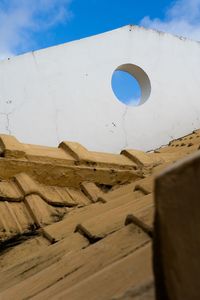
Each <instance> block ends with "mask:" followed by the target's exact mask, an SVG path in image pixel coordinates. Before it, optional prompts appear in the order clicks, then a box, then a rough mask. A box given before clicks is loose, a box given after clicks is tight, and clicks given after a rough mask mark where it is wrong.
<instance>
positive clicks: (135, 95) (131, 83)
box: [112, 70, 141, 106]
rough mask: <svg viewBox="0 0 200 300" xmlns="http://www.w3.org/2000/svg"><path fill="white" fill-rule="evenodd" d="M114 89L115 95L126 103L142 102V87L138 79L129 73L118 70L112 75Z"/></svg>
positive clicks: (133, 104)
mask: <svg viewBox="0 0 200 300" xmlns="http://www.w3.org/2000/svg"><path fill="white" fill-rule="evenodd" d="M112 89H113V92H114V94H115V96H116V97H117V98H118V99H119V100H120V101H121V102H122V103H124V104H126V105H131V106H137V105H139V104H140V99H141V88H140V85H139V83H138V81H137V80H136V79H135V78H134V77H133V76H132V75H130V74H129V73H127V72H125V71H121V70H117V71H115V72H114V73H113V76H112Z"/></svg>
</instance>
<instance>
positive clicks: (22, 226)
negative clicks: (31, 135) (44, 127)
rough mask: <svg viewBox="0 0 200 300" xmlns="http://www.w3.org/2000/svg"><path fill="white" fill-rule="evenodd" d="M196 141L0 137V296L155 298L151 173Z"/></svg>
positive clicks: (185, 152)
mask: <svg viewBox="0 0 200 300" xmlns="http://www.w3.org/2000/svg"><path fill="white" fill-rule="evenodd" d="M199 143H200V133H199V131H195V132H193V133H192V134H191V135H188V136H186V137H184V138H182V139H178V140H176V141H173V142H171V143H169V145H168V146H165V147H163V148H160V149H157V150H155V151H151V152H146V153H145V152H142V151H139V150H132V149H130V150H123V151H122V152H121V154H114V155H113V154H110V153H108V154H107V153H97V152H92V151H88V150H87V149H86V148H84V147H83V146H81V145H80V144H78V143H73V142H62V143H61V144H60V145H59V147H58V148H53V147H44V146H36V145H28V144H22V143H20V142H19V141H18V140H17V139H16V138H14V137H12V136H6V135H1V136H0V155H1V157H0V178H1V181H0V247H1V251H0V299H2V300H3V299H6V300H7V299H16V300H17V299H20V300H21V299H27V298H32V299H41V298H42V299H55V297H56V299H77V300H78V299H91V300H93V299H127V298H126V297H127V291H129V290H131V291H133V292H132V295H134V294H135V295H136V296H135V298H132V299H138V298H136V297H137V295H138V291H140V293H141V297H142V295H143V296H144V298H141V299H145V295H146V294H148V295H150V294H151V297H153V290H154V285H153V272H152V265H151V239H152V235H153V222H154V201H153V198H154V178H155V176H156V174H157V173H158V172H160V170H162V169H163V168H165V167H166V165H169V164H172V163H173V162H174V161H176V160H178V159H179V158H182V157H184V156H187V155H188V154H190V153H192V152H194V151H196V150H197V149H198V148H199ZM34 249H35V250H34ZM21 253H22V255H21ZM23 253H25V255H23ZM108 279H109V280H108ZM147 287H148V289H147ZM149 287H150V290H149ZM147 291H148V292H147ZM123 295H124V296H123ZM152 299H153V298H152Z"/></svg>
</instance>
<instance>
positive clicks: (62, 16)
mask: <svg viewBox="0 0 200 300" xmlns="http://www.w3.org/2000/svg"><path fill="white" fill-rule="evenodd" d="M71 1H72V0H10V1H7V0H2V1H0V59H2V58H6V57H9V56H12V55H13V54H15V53H16V52H19V51H27V49H30V48H31V46H32V47H33V46H35V43H36V42H35V41H33V39H32V35H33V34H34V33H37V32H38V33H40V32H43V33H45V31H47V30H48V29H50V28H51V27H53V26H55V25H57V24H59V23H63V22H67V21H68V20H69V19H70V18H71V16H72V13H71V11H70V9H69V5H70V3H71Z"/></svg>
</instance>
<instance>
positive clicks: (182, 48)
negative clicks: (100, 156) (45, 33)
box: [0, 26, 200, 152]
mask: <svg viewBox="0 0 200 300" xmlns="http://www.w3.org/2000/svg"><path fill="white" fill-rule="evenodd" d="M126 63H132V64H135V65H138V66H139V67H140V68H142V69H143V70H145V72H146V73H147V74H148V76H149V79H150V82H151V95H150V98H149V100H148V101H147V102H145V103H144V104H143V105H141V106H138V107H130V106H126V105H124V104H122V103H121V102H119V101H118V100H117V99H116V97H115V95H114V94H113V91H112V88H111V77H112V73H113V71H114V70H115V69H116V68H117V67H118V66H120V65H122V64H126ZM113 123H114V124H115V125H116V126H114V125H113ZM196 128H200V43H197V42H193V41H189V40H183V39H179V38H177V37H174V36H171V35H169V34H162V33H158V32H155V31H152V30H146V29H143V28H139V27H133V26H126V27H122V28H120V29H117V30H114V31H111V32H107V33H105V34H101V35H97V36H94V37H90V38H86V39H83V40H80V41H75V42H71V43H67V44H64V45H60V46H56V47H51V48H48V49H45V50H40V51H36V52H33V53H28V54H25V55H22V56H18V57H15V58H12V59H10V60H6V61H2V62H0V132H2V133H10V134H13V135H15V136H16V137H17V138H18V139H19V140H21V141H22V142H25V143H35V144H43V145H50V146H51V145H53V146H56V145H57V144H58V142H60V141H61V140H71V141H77V142H80V143H81V144H83V145H84V146H85V147H87V148H88V149H90V150H97V151H108V152H119V151H120V150H121V149H123V148H136V149H143V150H150V149H152V148H156V147H158V146H161V145H163V144H166V143H167V142H168V141H169V140H171V139H174V138H177V137H180V136H182V135H184V134H187V133H189V132H191V131H192V130H194V129H196Z"/></svg>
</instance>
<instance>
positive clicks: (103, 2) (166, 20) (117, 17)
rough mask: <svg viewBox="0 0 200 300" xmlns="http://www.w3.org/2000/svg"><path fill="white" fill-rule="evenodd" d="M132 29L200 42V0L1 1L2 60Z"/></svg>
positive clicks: (0, 50) (0, 47)
mask: <svg viewBox="0 0 200 300" xmlns="http://www.w3.org/2000/svg"><path fill="white" fill-rule="evenodd" d="M127 24H138V25H143V26H145V27H150V28H155V29H159V30H163V31H168V32H171V33H174V34H178V35H183V36H187V37H190V38H192V39H196V40H200V0H177V1H169V0H162V1H154V0H152V1H149V0H140V1H139V0H0V58H6V57H8V56H11V55H17V54H21V53H23V52H28V51H31V50H36V49H40V48H45V47H49V46H52V45H56V44H60V43H64V42H68V41H72V40H76V39H80V38H83V37H86V36H90V35H94V34H98V33H101V32H104V31H107V30H111V29H115V28H118V27H120V26H123V25H127Z"/></svg>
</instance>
